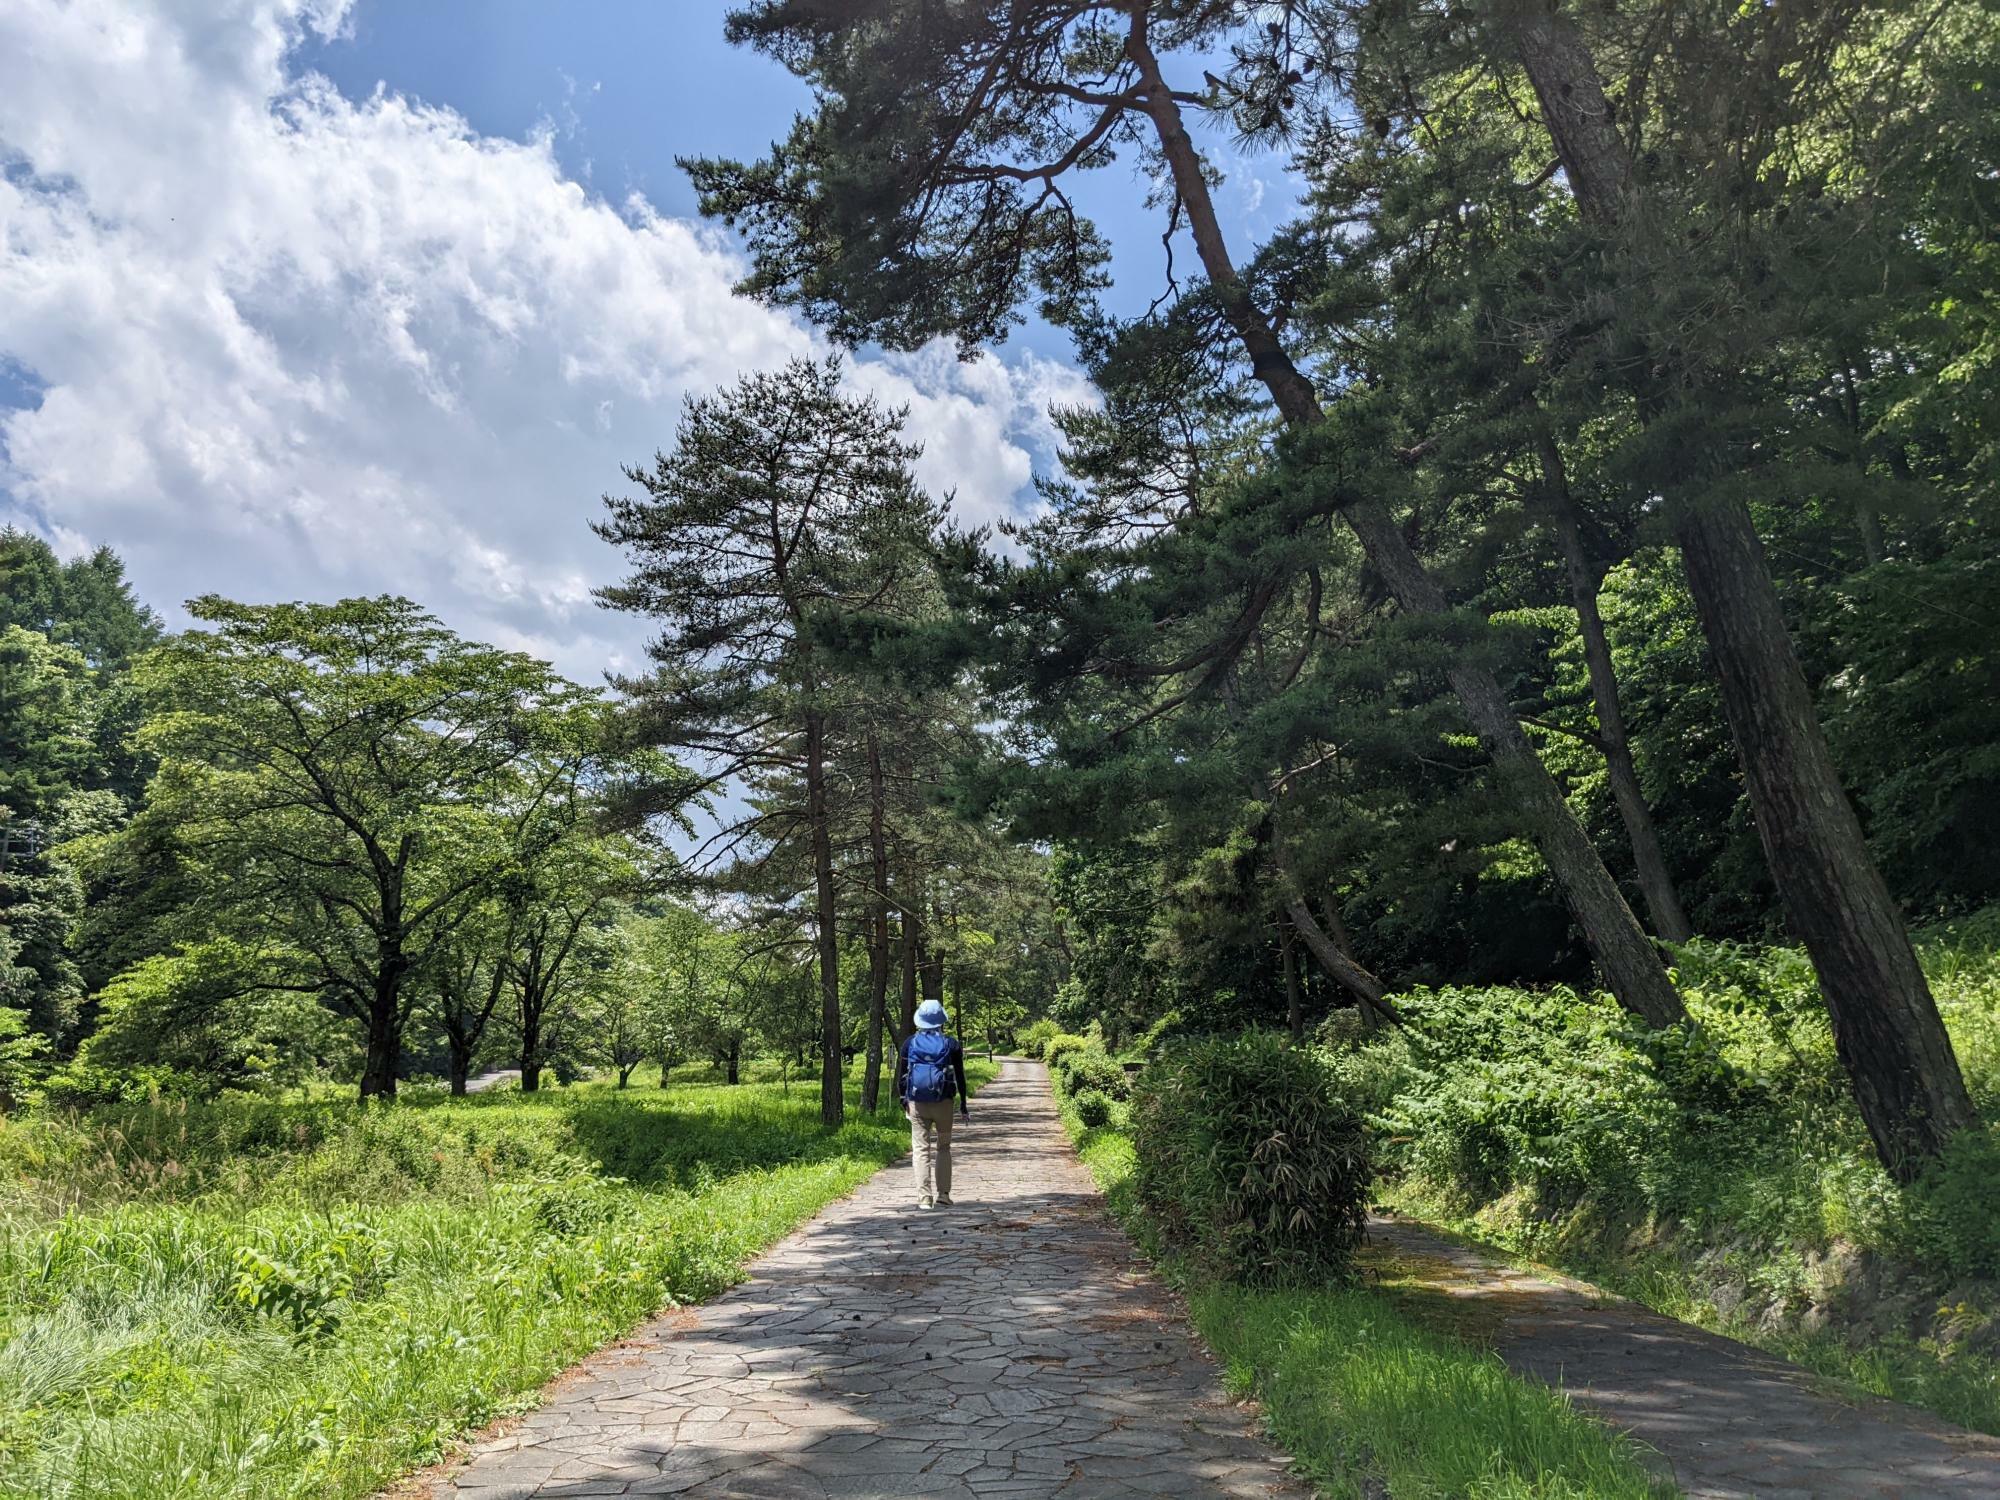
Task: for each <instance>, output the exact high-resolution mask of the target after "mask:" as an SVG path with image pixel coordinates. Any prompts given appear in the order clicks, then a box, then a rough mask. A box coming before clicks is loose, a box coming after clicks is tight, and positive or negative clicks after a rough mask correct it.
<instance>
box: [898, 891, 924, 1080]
mask: <svg viewBox="0 0 2000 1500" xmlns="http://www.w3.org/2000/svg"><path fill="white" fill-rule="evenodd" d="M904 891H905V896H904V899H905V901H906V902H909V903H910V904H909V905H905V906H904V908H903V916H902V921H901V923H900V924H899V925H900V926H901V928H902V931H903V993H902V995H901V997H900V1002H901V1003H900V1004H899V1005H898V1007H897V1012H898V1015H897V1020H898V1024H897V1027H896V1045H897V1047H898V1048H900V1047H901V1046H902V1044H903V1043H905V1042H907V1041H908V1040H909V1039H910V1033H911V1032H913V1031H915V1030H916V1029H917V971H918V970H919V969H921V968H922V967H923V962H924V935H923V924H922V922H921V921H920V920H919V919H918V917H917V914H916V909H915V903H916V902H917V901H919V900H921V899H922V897H921V895H919V893H917V892H916V891H914V890H912V889H910V888H909V887H908V886H907V885H906V886H905V887H904Z"/></svg>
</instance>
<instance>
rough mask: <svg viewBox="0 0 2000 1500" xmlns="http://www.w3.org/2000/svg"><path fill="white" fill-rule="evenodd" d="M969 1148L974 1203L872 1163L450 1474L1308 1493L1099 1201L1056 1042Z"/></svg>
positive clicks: (509, 1481) (502, 1481)
mask: <svg viewBox="0 0 2000 1500" xmlns="http://www.w3.org/2000/svg"><path fill="white" fill-rule="evenodd" d="M954 1148H955V1149H954V1156H955V1158H956V1174H955V1175H956V1181H955V1183H954V1191H955V1196H956V1197H957V1198H958V1200H959V1202H958V1206H957V1207H956V1208H951V1209H939V1210H937V1211H935V1212H931V1213H924V1212H921V1211H919V1210H917V1209H915V1208H914V1207H913V1206H912V1201H911V1200H912V1197H913V1194H912V1192H911V1187H910V1179H909V1173H908V1170H907V1167H902V1168H890V1169H887V1170H885V1171H883V1172H881V1173H878V1174H877V1175H876V1176H875V1177H874V1178H872V1179H871V1180H870V1181H869V1182H868V1183H866V1184H865V1185H864V1186H863V1187H862V1188H861V1189H860V1190H859V1191H858V1192H856V1193H855V1194H854V1195H853V1196H852V1197H849V1198H847V1199H845V1200H843V1201H841V1202H839V1203H836V1204H833V1205H831V1206H830V1207H829V1208H827V1209H826V1210H825V1212H823V1213H822V1214H821V1215H820V1217H819V1218H817V1219H816V1220H814V1221H813V1222H812V1223H810V1224H808V1225H807V1226H806V1227H805V1228H803V1229H801V1230H800V1231H799V1232H798V1233H796V1234H794V1235H793V1236H792V1237H791V1238H789V1239H787V1240H785V1241H784V1242H783V1243H782V1244H780V1245H778V1246H777V1247H776V1248H774V1249H773V1250H772V1251H770V1252H769V1253H768V1254H766V1255H765V1256H764V1257H763V1258H762V1259H761V1260H759V1261H758V1262H757V1263H756V1264H755V1265H754V1266H753V1267H752V1268H751V1279H750V1280H749V1281H748V1282H746V1283H745V1284H744V1285H742V1286H740V1287H738V1288H736V1289H735V1290H733V1291H731V1292H729V1293H726V1294H725V1295H724V1296H722V1297H720V1298H718V1299H717V1300H715V1301H714V1302H711V1303H708V1304H707V1305H705V1306H702V1307H698V1308H693V1309H689V1310H688V1311H686V1312H684V1313H681V1314H676V1315H672V1316H670V1317H668V1318H664V1319H661V1320H659V1321H658V1322H655V1323H653V1324H651V1325H649V1326H648V1327H647V1328H645V1329H643V1330H642V1331H641V1332H640V1333H639V1334H638V1335H637V1336H636V1337H635V1338H633V1339H631V1340H628V1341H626V1342H625V1343H623V1344H620V1345H618V1346H616V1347H614V1348H612V1349H609V1350H606V1351H603V1352H602V1353H600V1354H598V1355H595V1356H593V1357H592V1358H591V1359H589V1360H587V1361H585V1362H584V1364H583V1365H581V1366H579V1367H578V1369H577V1370H576V1371H574V1372H572V1374H571V1375H570V1376H569V1377H567V1378H566V1379H565V1381H564V1382H563V1384H562V1385H561V1387H560V1389H559V1390H558V1391H557V1392H556V1393H555V1394H553V1395H552V1396H551V1398H550V1399H549V1401H548V1402H547V1404H546V1405H544V1406H542V1407H540V1408H539V1409H538V1410H536V1411H535V1412H533V1413H531V1414H530V1415H529V1416H528V1417H526V1418H525V1419H524V1420H523V1421H522V1423H521V1424H520V1426H519V1427H518V1428H517V1429H515V1430H514V1431H512V1432H510V1433H508V1434H507V1435H506V1436H504V1437H501V1438H498V1439H495V1440H493V1441H492V1442H489V1443H487V1444H484V1445H482V1446H481V1447H480V1448H478V1449H476V1450H475V1451H474V1453H473V1454H472V1456H471V1457H470V1459H469V1460H468V1461H467V1462H466V1463H465V1464H464V1465H463V1466H462V1467H461V1468H459V1469H458V1470H457V1471H456V1472H455V1473H453V1474H451V1475H450V1476H448V1477H446V1478H444V1479H442V1480H440V1481H438V1482H437V1483H436V1485H435V1486H434V1487H433V1489H432V1490H431V1494H432V1495H433V1496H435V1497H439V1500H442V1497H444V1496H448V1495H458V1496H465V1497H479V1500H527V1497H530V1496H534V1497H583V1496H605V1495H687V1496H697V1497H713V1496H725V1495H726V1496H731V1497H745V1500H754V1497H764V1496H770V1497H777V1496H784V1497H796V1496H805V1497H834V1496H888V1495H923V1496H936V1497H944V1500H973V1497H987V1496H996V1497H998V1496H1006V1497H1021V1500H1029V1497H1037V1500H1038V1497H1043V1496H1062V1497H1064V1500H1087V1497H1104V1500H1114V1497H1132V1496H1191V1497H1192V1496H1202V1497H1208V1496H1273V1495H1290V1496H1298V1495H1303V1494H1304V1493H1305V1492H1304V1490H1303V1489H1302V1488H1300V1487H1298V1486H1296V1485H1294V1484H1292V1483H1290V1482H1289V1480H1288V1476H1287V1473H1286V1470H1285V1467H1284V1464H1283V1462H1282V1460H1280V1458H1279V1457H1278V1455H1277V1454H1276V1453H1275V1452H1274V1450H1272V1449H1271V1448H1270V1447H1269V1446H1268V1445H1267V1444H1266V1443H1264V1442H1263V1441H1262V1440H1261V1439H1259V1438H1257V1437H1256V1436H1255V1435H1254V1434H1252V1433H1251V1432H1250V1431H1249V1430H1248V1428H1247V1424H1246V1421H1245V1417H1244V1414H1243V1413H1242V1412H1241V1411H1240V1410H1238V1409H1237V1408H1235V1407H1233V1406H1231V1405H1230V1404H1229V1403H1227V1402H1226V1401H1225V1399H1224V1398H1223V1395H1222V1392H1221V1389H1220V1386H1219V1383H1218V1381H1217V1378H1216V1375H1215V1371H1214V1369H1213V1366H1212V1364H1211V1362H1210V1360H1209V1358H1208V1356H1207V1354H1206V1352H1205V1351H1204V1350H1202V1348H1201V1347H1200V1345H1199V1344H1198V1343H1197V1342H1196V1341H1195V1339H1194V1338H1193V1336H1192V1334H1191V1333H1190V1331H1189V1330H1188V1328H1187V1326H1186V1323H1185V1320H1184V1318H1183V1316H1182V1314H1181V1311H1180V1309H1179V1307H1178V1305H1177V1303H1176V1302H1175V1301H1174V1299H1173V1298H1172V1297H1171V1296H1170V1294H1169V1293H1168V1292H1167V1291H1166V1290H1165V1289H1164V1288H1163V1287H1161V1286H1160V1285H1159V1284H1158V1283H1157V1282H1155V1281H1154V1280H1153V1279H1151V1278H1150V1277H1149V1276H1148V1275H1147V1274H1146V1273H1145V1271H1144V1270H1143V1269H1142V1267H1141V1266H1140V1265H1139V1264H1138V1262H1137V1261H1136V1259H1135V1256H1134V1253H1133V1251H1132V1248H1131V1245H1130V1243H1129V1242H1128V1241H1127V1240H1126V1239H1125V1237H1124V1235H1123V1233H1122V1232H1120V1231H1119V1230H1118V1229H1117V1228H1116V1227H1115V1226H1114V1225H1112V1224H1111V1223H1110V1222H1108V1220H1107V1219H1106V1218H1105V1216H1104V1214H1103V1211H1102V1205H1101V1200H1100V1199H1099V1198H1098V1195H1097V1193H1096V1190H1095V1187H1094V1186H1093V1184H1092V1183H1091V1181H1090V1178H1089V1176H1088V1175H1087V1174H1086V1173H1085V1171H1084V1169H1083V1168H1082V1167H1081V1165H1080V1164H1079V1163H1078V1162H1077V1160H1076V1158H1075V1156H1074V1154H1073V1153H1072V1151H1071V1150H1070V1146H1069V1142H1068V1139H1067V1137H1065V1136H1064V1134H1063V1131H1062V1127H1061V1124H1060V1122H1059V1121H1058V1120H1057V1118H1056V1114H1055V1106H1054V1101H1053V1100H1052V1099H1051V1097H1050V1094H1049V1088H1048V1079H1047V1073H1046V1071H1045V1070H1044V1069H1043V1068H1042V1067H1041V1066H1040V1065H1039V1064H1033V1063H1024V1062H1020V1061H1012V1060H1010V1061H1009V1062H1008V1063H1007V1064H1006V1066H1005V1068H1004V1069H1003V1071H1002V1073H1001V1075H1000V1077H999V1078H998V1079H997V1080H996V1081H995V1082H993V1083H991V1084H989V1085H988V1086H987V1087H986V1088H985V1089H984V1090H982V1091H981V1093H980V1095H979V1097H978V1099H977V1100H975V1101H974V1109H973V1118H972V1120H971V1122H970V1123H969V1124H963V1123H962V1124H961V1125H960V1127H959V1130H958V1132H957V1133H956V1136H955V1139H954Z"/></svg>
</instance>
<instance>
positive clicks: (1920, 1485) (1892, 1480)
mask: <svg viewBox="0 0 2000 1500" xmlns="http://www.w3.org/2000/svg"><path fill="white" fill-rule="evenodd" d="M1368 1237H1369V1239H1370V1240H1371V1241H1372V1242H1373V1243H1374V1244H1375V1245H1376V1246H1378V1247H1386V1248H1387V1249H1388V1250H1390V1251H1391V1252H1393V1253H1395V1254H1396V1255H1397V1256H1398V1258H1399V1259H1400V1260H1401V1261H1402V1262H1403V1269H1404V1270H1405V1271H1406V1272H1407V1271H1410V1270H1413V1269H1417V1268H1421V1267H1425V1266H1428V1267H1429V1268H1430V1270H1429V1274H1427V1275H1424V1276H1423V1277H1422V1278H1421V1279H1423V1280H1425V1281H1427V1282H1428V1283H1429V1284H1430V1287H1431V1288H1432V1290H1433V1291H1435V1292H1437V1293H1439V1294H1442V1295H1444V1296H1446V1297H1450V1298H1455V1299H1463V1300H1465V1301H1466V1302H1468V1303H1469V1304H1471V1305H1472V1306H1474V1307H1479V1308H1482V1309H1483V1311H1484V1312H1485V1314H1486V1316H1487V1317H1488V1318H1489V1319H1490V1320H1491V1321H1493V1322H1494V1323H1495V1324H1496V1325H1497V1328H1498V1336H1497V1337H1496V1339H1495V1341H1494V1343H1495V1352H1496V1353H1498V1354H1499V1356H1500V1358H1501V1360H1502V1361H1503V1362H1504V1363H1505V1364H1506V1365H1507V1367H1508V1368H1509V1369H1511V1370H1513V1371H1515V1372H1516V1373H1517V1374H1521V1375H1525V1376H1528V1377H1529V1378H1531V1379H1536V1380H1542V1381H1545V1382H1547V1383H1548V1384H1550V1385H1556V1386H1560V1387H1562V1389H1563V1390H1565V1391H1567V1392H1568V1393H1569V1396H1570V1399H1571V1400H1572V1401H1574V1402H1575V1403H1576V1404H1577V1406H1579V1407H1580V1408H1582V1409H1583V1410H1584V1411H1587V1412H1589V1413H1591V1414H1592V1415H1593V1416H1596V1417H1598V1418H1599V1419H1601V1420H1602V1421H1604V1422H1606V1423H1607V1424H1609V1425H1610V1426H1612V1427H1616V1428H1620V1429H1622V1430H1624V1431H1626V1432H1629V1433H1631V1434H1632V1436H1633V1437H1634V1438H1636V1439H1638V1440H1639V1442H1640V1443H1641V1444H1642V1445H1644V1446H1645V1447H1647V1448H1650V1449H1651V1450H1652V1456H1653V1457H1654V1461H1655V1467H1656V1468H1658V1469H1659V1471H1660V1472H1661V1473H1662V1474H1663V1475H1664V1476H1665V1477H1667V1478H1670V1479H1672V1480H1673V1481H1674V1482H1675V1483H1676V1484H1678V1485H1679V1486H1680V1488H1681V1490H1682V1492H1683V1493H1684V1494H1685V1495H1687V1496H1688V1500H2000V1438H1991V1437H1987V1436H1985V1435H1984V1434H1981V1433H1976V1432H1967V1431H1965V1430H1964V1429H1963V1428H1958V1427H1953V1426H1950V1425H1949V1424H1948V1423H1945V1422H1943V1421H1940V1420H1939V1419H1938V1418H1936V1417H1933V1416H1931V1415H1929V1414H1928V1413H1926V1412H1921V1411H1918V1410H1917V1409H1916V1408H1914V1407H1910V1406H1902V1405H1899V1404H1898V1403H1896V1402H1893V1401H1879V1400H1874V1399H1872V1398H1870V1399H1863V1400H1859V1401H1857V1402H1854V1403H1852V1404H1850V1403H1848V1402H1844V1401H1841V1400H1838V1399H1836V1398H1835V1397H1834V1396H1832V1395H1829V1394H1827V1392H1826V1391H1825V1390H1823V1389H1822V1388H1821V1387H1820V1386H1819V1385H1817V1384H1815V1382H1814V1381H1813V1379H1812V1377H1811V1376H1810V1375H1808V1374H1807V1373H1806V1372H1805V1371H1804V1370H1801V1369H1800V1368H1799V1367H1798V1366H1797V1365H1791V1364H1787V1363H1785V1362H1784V1361H1783V1360H1781V1359H1774V1358H1773V1357H1772V1356H1770V1355H1768V1354H1764V1353H1761V1352H1760V1351H1758V1350H1756V1349H1752V1348H1750V1347H1749V1346H1748V1345H1746V1344H1739V1343H1737V1342H1736V1341H1735V1340H1734V1339H1727V1338H1723V1337H1721V1336H1720V1335H1718V1334H1713V1333H1707V1332H1705V1331H1703V1330H1702V1329H1699V1328H1695V1327H1692V1326H1690V1325H1689V1324H1686V1323H1680V1322H1676V1321H1675V1320H1674V1319H1672V1318H1668V1317H1663V1316H1661V1315H1660V1314H1659V1313H1655V1312H1649V1311H1648V1310H1647V1309H1645V1308H1643V1307H1640V1306H1638V1305H1637V1304H1636V1303H1631V1302H1627V1301H1625V1300H1623V1299H1622V1298H1619V1297H1614V1296H1611V1295H1609V1294H1608V1293H1605V1292H1601V1291H1599V1290H1598V1289H1597V1288H1596V1287H1594V1286H1591V1285H1589V1284H1588V1283H1586V1282H1581V1281H1576V1280H1574V1279H1572V1278H1570V1277H1567V1276H1560V1275H1557V1274H1556V1273H1555V1272H1552V1271H1548V1272H1535V1271H1523V1270H1519V1269H1517V1268H1515V1267H1513V1266H1509V1265H1507V1264H1506V1263H1505V1262H1504V1261H1502V1260H1500V1259H1499V1258H1498V1257H1496V1256H1493V1255H1490V1254H1487V1253H1485V1252H1483V1251H1481V1250H1478V1249H1476V1248H1474V1247H1472V1246H1469V1245H1463V1244H1459V1243H1457V1242H1456V1241H1452V1240H1447V1239H1445V1238H1443V1237H1442V1236H1440V1235H1436V1234H1432V1233H1430V1232H1429V1231H1427V1230H1425V1229H1424V1228H1423V1227H1422V1226H1420V1225H1417V1224H1412V1223H1409V1222H1407V1221H1405V1220H1400V1219H1388V1218H1378V1219H1375V1220H1374V1221H1372V1222H1371V1223H1370V1224H1369V1226H1368Z"/></svg>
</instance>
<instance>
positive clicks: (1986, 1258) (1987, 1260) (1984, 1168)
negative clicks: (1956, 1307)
mask: <svg viewBox="0 0 2000 1500" xmlns="http://www.w3.org/2000/svg"><path fill="white" fill-rule="evenodd" d="M1907 1199H1908V1203H1907V1210H1908V1215H1909V1217H1908V1219H1907V1221H1906V1222H1905V1223H1904V1224H1903V1225H1900V1226H1898V1227H1899V1228H1900V1229H1901V1231H1902V1233H1901V1238H1902V1241H1903V1243H1902V1245H1901V1246H1899V1248H1905V1249H1908V1250H1910V1251H1913V1252H1914V1253H1916V1254H1918V1255H1920V1256H1923V1257H1924V1258H1925V1259H1928V1260H1931V1261H1932V1262H1934V1263H1936V1264H1941V1265H1943V1266H1945V1267H1948V1268H1949V1269H1950V1270H1951V1271H1952V1272H1953V1273H1954V1274H1963V1275H1968V1276H1979V1277H1985V1278H1987V1279H1989V1280H1996V1279H2000V1127H1993V1126H1989V1127H1988V1128H1986V1129H1984V1130H1976V1131H1968V1132H1966V1133H1965V1134H1964V1135H1962V1136H1960V1137H1959V1138H1958V1139H1956V1140H1954V1141H1953V1142H1952V1143H1951V1145H1950V1146H1949V1147H1948V1148H1946V1151H1945V1154H1944V1156H1943V1158H1942V1159H1941V1160H1940V1161H1939V1162H1938V1163H1937V1165H1935V1166H1934V1167H1932V1168H1931V1169H1930V1171H1929V1172H1927V1173H1926V1174H1925V1175H1924V1176H1923V1177H1922V1178H1921V1179H1919V1180H1918V1181H1917V1183H1916V1184H1915V1185H1914V1186H1912V1187H1911V1188H1910V1189H1909V1190H1908V1193H1907Z"/></svg>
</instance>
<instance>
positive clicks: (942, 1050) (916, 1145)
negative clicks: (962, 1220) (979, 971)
mask: <svg viewBox="0 0 2000 1500" xmlns="http://www.w3.org/2000/svg"><path fill="white" fill-rule="evenodd" d="M954 1094H956V1095H957V1097H958V1112H959V1114H960V1115H961V1116H963V1117H964V1118H966V1119H970V1118H971V1117H972V1111H971V1109H970V1107H969V1105H970V1095H969V1093H968V1091H967V1090H966V1087H965V1052H964V1049H962V1048H961V1047H960V1046H959V1045H958V1043H957V1042H956V1041H954V1040H953V1039H952V1038H950V1037H948V1036H946V1035H945V1034H944V1006H943V1005H941V1004H940V1003H939V1002H937V1001H936V1000H926V1001H925V1002H924V1003H923V1004H922V1005H920V1006H918V1007H917V1029H916V1030H915V1031H913V1032H911V1033H910V1035H909V1037H908V1039H907V1040H906V1041H904V1043H903V1045H902V1046H900V1047H898V1048H897V1049H896V1097H897V1098H898V1099H901V1100H902V1101H903V1113H904V1114H906V1115H908V1116H909V1117H910V1165H911V1167H912V1168H913V1169H914V1170H915V1172H916V1177H917V1202H918V1203H919V1204H920V1205H921V1206H923V1207H924V1208H937V1207H940V1206H941V1207H944V1208H950V1207H951V1123H952V1121H951V1101H952V1096H953V1095H954Z"/></svg>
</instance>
